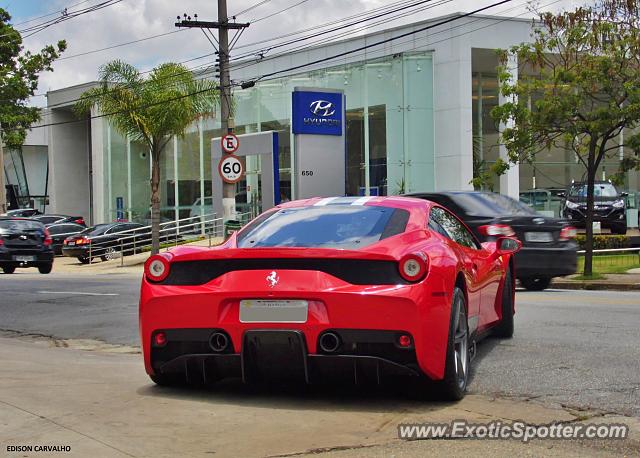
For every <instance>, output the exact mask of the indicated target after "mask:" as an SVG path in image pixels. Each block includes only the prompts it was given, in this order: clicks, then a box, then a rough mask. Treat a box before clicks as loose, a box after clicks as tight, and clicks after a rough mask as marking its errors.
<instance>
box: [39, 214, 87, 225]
mask: <svg viewBox="0 0 640 458" xmlns="http://www.w3.org/2000/svg"><path fill="white" fill-rule="evenodd" d="M31 219H34V220H36V221H40V222H41V223H42V224H44V225H45V226H50V225H51V224H58V223H74V224H80V225H81V226H84V227H87V225H86V223H85V222H84V218H83V217H82V216H68V215H37V216H32V217H31Z"/></svg>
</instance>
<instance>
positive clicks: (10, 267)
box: [2, 266, 16, 274]
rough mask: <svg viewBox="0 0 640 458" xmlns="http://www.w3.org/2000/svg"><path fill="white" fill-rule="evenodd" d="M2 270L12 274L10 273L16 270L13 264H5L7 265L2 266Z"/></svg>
mask: <svg viewBox="0 0 640 458" xmlns="http://www.w3.org/2000/svg"><path fill="white" fill-rule="evenodd" d="M2 271H3V272H4V273H5V274H12V273H14V272H15V271H16V267H15V266H7V267H3V268H2Z"/></svg>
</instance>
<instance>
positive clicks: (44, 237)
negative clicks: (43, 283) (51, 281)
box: [0, 217, 53, 274]
mask: <svg viewBox="0 0 640 458" xmlns="http://www.w3.org/2000/svg"><path fill="white" fill-rule="evenodd" d="M52 266H53V251H52V250H51V237H50V236H49V232H48V231H47V229H45V227H44V225H43V224H42V223H40V222H38V221H33V220H29V219H24V218H11V217H5V218H0V267H2V270H3V271H4V273H5V274H12V273H13V272H15V270H16V268H17V267H37V268H38V270H39V271H40V273H41V274H48V273H49V272H51V268H52Z"/></svg>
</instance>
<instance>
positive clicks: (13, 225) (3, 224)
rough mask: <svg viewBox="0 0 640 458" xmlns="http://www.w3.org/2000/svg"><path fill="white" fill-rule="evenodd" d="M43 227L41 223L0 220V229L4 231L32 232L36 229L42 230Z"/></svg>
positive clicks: (25, 220)
mask: <svg viewBox="0 0 640 458" xmlns="http://www.w3.org/2000/svg"><path fill="white" fill-rule="evenodd" d="M43 227H44V226H43V225H42V223H39V222H38V221H31V220H28V219H8V220H7V219H5V220H0V229H2V230H4V231H12V232H13V231H33V230H36V229H42V228H43Z"/></svg>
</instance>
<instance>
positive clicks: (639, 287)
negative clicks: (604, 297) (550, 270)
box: [551, 269, 640, 291]
mask: <svg viewBox="0 0 640 458" xmlns="http://www.w3.org/2000/svg"><path fill="white" fill-rule="evenodd" d="M576 275H577V274H576ZM573 277H575V275H570V276H568V277H563V278H556V279H554V280H553V281H552V282H551V288H558V289H591V290H617V291H640V269H631V270H630V271H629V273H626V274H603V277H604V278H603V279H601V280H574V279H573Z"/></svg>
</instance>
